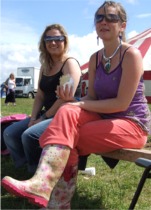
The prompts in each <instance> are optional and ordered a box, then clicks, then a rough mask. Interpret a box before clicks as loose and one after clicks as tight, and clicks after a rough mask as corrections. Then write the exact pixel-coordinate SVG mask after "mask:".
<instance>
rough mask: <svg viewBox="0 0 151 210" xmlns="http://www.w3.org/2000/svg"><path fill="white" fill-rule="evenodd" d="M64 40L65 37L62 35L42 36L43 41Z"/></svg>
mask: <svg viewBox="0 0 151 210" xmlns="http://www.w3.org/2000/svg"><path fill="white" fill-rule="evenodd" d="M64 40H65V37H64V36H45V37H44V41H45V42H52V41H55V42H62V41H64Z"/></svg>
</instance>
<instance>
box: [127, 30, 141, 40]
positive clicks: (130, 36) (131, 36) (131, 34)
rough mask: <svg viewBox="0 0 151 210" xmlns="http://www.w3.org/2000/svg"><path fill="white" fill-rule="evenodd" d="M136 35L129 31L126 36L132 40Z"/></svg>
mask: <svg viewBox="0 0 151 210" xmlns="http://www.w3.org/2000/svg"><path fill="white" fill-rule="evenodd" d="M137 34H138V33H137V32H136V31H131V32H130V33H128V34H127V39H130V38H133V37H134V36H136V35H137Z"/></svg>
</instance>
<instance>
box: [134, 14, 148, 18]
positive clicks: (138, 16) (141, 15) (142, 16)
mask: <svg viewBox="0 0 151 210" xmlns="http://www.w3.org/2000/svg"><path fill="white" fill-rule="evenodd" d="M150 16H151V13H146V14H140V15H137V16H136V17H137V18H148V17H150Z"/></svg>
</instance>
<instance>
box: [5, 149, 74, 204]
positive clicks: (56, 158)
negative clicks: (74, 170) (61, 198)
mask: <svg viewBox="0 0 151 210" xmlns="http://www.w3.org/2000/svg"><path fill="white" fill-rule="evenodd" d="M69 154H70V149H69V148H68V147H65V146H62V145H49V146H46V147H44V149H43V151H42V154H41V157H40V161H39V164H38V167H37V170H36V173H35V174H34V176H33V177H32V178H31V179H29V180H25V181H18V180H15V179H13V178H11V177H9V176H6V177H4V178H3V179H2V186H3V187H4V188H5V189H6V190H7V191H8V192H10V193H12V194H14V195H16V196H19V197H24V198H27V199H28V200H29V202H31V203H33V204H37V205H39V206H40V207H46V206H47V204H48V200H49V198H50V194H51V192H52V190H53V188H54V186H55V185H56V183H57V182H58V180H59V178H60V177H61V175H62V173H63V171H64V169H65V166H66V164H67V161H68V157H69Z"/></svg>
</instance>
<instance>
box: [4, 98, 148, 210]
mask: <svg viewBox="0 0 151 210" xmlns="http://www.w3.org/2000/svg"><path fill="white" fill-rule="evenodd" d="M16 101H17V102H16V103H17V106H16V107H15V106H11V105H10V106H5V105H4V99H2V101H1V109H2V116H5V115H9V114H13V113H26V114H28V115H29V114H31V107H32V104H33V99H22V98H20V99H18V98H17V99H16ZM149 106H150V108H151V105H149ZM150 141H151V140H150V137H149V142H150ZM87 167H95V168H96V175H95V176H86V175H82V174H81V173H80V172H79V175H78V181H77V189H76V192H75V195H74V197H73V200H72V209H104V210H127V209H128V207H129V205H130V202H131V199H132V197H133V195H134V192H135V190H136V187H137V184H138V182H139V180H140V177H141V175H142V173H143V170H144V169H143V168H141V167H138V166H136V165H135V164H134V163H129V162H126V161H120V162H119V163H118V165H117V166H116V167H115V168H114V169H110V168H109V167H108V166H107V165H106V163H105V162H104V161H103V160H102V159H101V158H100V156H96V155H91V156H90V157H89V158H88V163H87ZM6 175H8V176H11V177H13V178H16V179H18V180H24V179H28V178H29V177H30V174H28V172H27V169H26V167H24V168H21V169H17V170H16V169H15V168H14V165H13V163H12V161H11V159H10V157H9V156H5V157H2V158H1V177H4V176H6ZM150 186H151V180H150V179H147V180H146V182H145V185H144V188H143V191H142V193H141V195H140V197H139V199H138V202H137V205H136V207H135V210H150V209H151V200H150V198H151V187H150ZM1 209H39V208H38V207H37V206H34V205H32V204H30V203H28V201H26V199H23V198H19V197H15V196H12V195H10V194H9V193H7V191H5V189H3V188H2V189H1Z"/></svg>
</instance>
